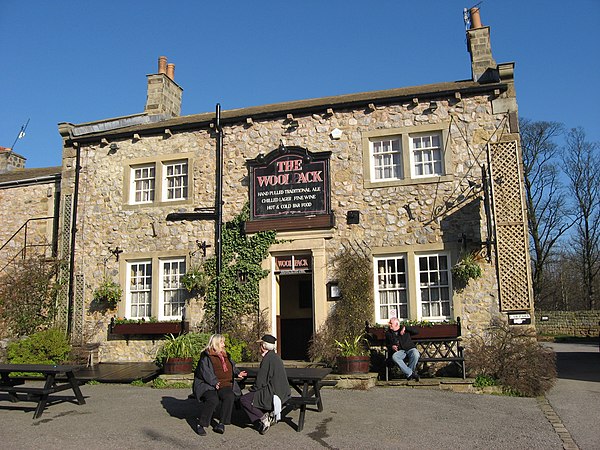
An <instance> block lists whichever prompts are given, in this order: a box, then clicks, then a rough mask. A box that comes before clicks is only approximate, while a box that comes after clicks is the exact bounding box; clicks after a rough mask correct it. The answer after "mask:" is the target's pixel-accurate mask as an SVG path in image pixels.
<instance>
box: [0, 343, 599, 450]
mask: <svg viewBox="0 0 600 450" xmlns="http://www.w3.org/2000/svg"><path fill="white" fill-rule="evenodd" d="M551 345H552V346H553V348H555V349H556V351H557V357H558V368H559V379H558V380H557V383H556V386H555V387H554V388H553V389H552V390H551V391H550V392H549V393H548V395H547V399H548V401H549V402H550V404H551V405H552V407H553V408H554V411H555V412H556V413H558V415H559V416H560V419H561V420H562V423H563V424H564V425H565V427H566V428H567V430H568V431H569V432H570V436H571V437H572V438H573V440H574V441H575V442H576V443H577V445H578V446H579V448H580V449H583V450H587V449H590V450H591V449H599V448H600V432H599V431H598V429H599V427H598V417H600V383H599V381H600V379H599V377H600V374H599V373H598V367H599V366H598V356H599V355H598V344H597V343H596V344H595V345H596V347H595V350H594V347H592V346H584V347H578V346H577V345H581V344H551ZM573 345H575V346H573ZM555 346H556V347H555ZM594 351H595V352H596V353H594ZM586 354H587V355H586ZM67 392H68V391H67ZM82 392H83V394H84V396H85V397H86V401H87V403H86V404H85V405H77V404H75V403H74V402H71V401H62V402H57V403H55V404H52V405H50V406H49V407H47V408H46V410H45V411H44V414H43V415H42V417H40V418H39V419H36V420H33V409H34V408H33V407H34V406H35V403H31V402H20V403H16V404H13V403H10V402H8V397H7V396H6V394H0V447H1V448H2V449H78V450H79V449H82V448H83V449H86V450H94V449H106V448H110V449H178V448H238V447H242V448H267V449H270V448H273V449H275V448H276V449H297V448H301V449H318V448H326V449H392V448H395V449H414V448H426V449H448V448H455V449H545V450H546V449H550V450H551V449H562V448H563V441H562V440H561V438H560V437H559V435H558V434H557V433H556V432H555V430H554V427H553V425H552V424H551V423H550V422H549V420H548V419H547V418H546V416H545V415H544V412H543V411H542V410H541V409H540V406H539V405H538V400H536V399H534V398H517V397H504V396H493V395H481V394H466V393H456V392H449V391H438V390H428V389H423V390H419V389H407V388H401V387H376V388H373V389H370V390H368V391H357V390H338V389H324V390H323V391H322V395H323V403H324V411H323V412H321V413H317V412H312V411H308V412H307V414H306V422H305V425H304V430H303V431H302V432H300V433H298V432H296V431H295V429H294V424H295V423H296V422H295V421H297V420H298V414H299V413H298V411H294V412H291V413H290V414H289V419H291V422H282V423H279V424H277V425H275V426H273V427H272V428H271V430H269V431H268V433H267V434H265V435H264V436H261V435H259V434H258V433H257V432H256V431H254V430H253V429H251V428H249V427H248V426H247V425H245V424H244V420H245V416H244V413H243V412H242V411H236V412H235V414H234V424H232V425H229V426H227V427H226V431H225V434H223V435H218V434H216V433H214V432H212V430H209V431H208V435H207V436H204V437H200V436H197V435H196V434H195V433H194V432H193V428H192V424H193V423H194V418H195V415H196V407H197V406H196V403H195V401H194V400H188V399H187V396H188V394H189V390H188V389H151V388H148V387H135V386H131V385H111V384H102V385H85V386H82ZM58 398H70V397H66V396H65V397H58ZM565 448H573V447H569V446H565Z"/></svg>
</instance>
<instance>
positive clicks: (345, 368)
mask: <svg viewBox="0 0 600 450" xmlns="http://www.w3.org/2000/svg"><path fill="white" fill-rule="evenodd" d="M370 360H371V358H370V357H368V356H338V357H337V368H338V372H339V373H341V374H350V373H369V362H370Z"/></svg>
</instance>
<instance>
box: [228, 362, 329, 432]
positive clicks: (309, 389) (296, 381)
mask: <svg viewBox="0 0 600 450" xmlns="http://www.w3.org/2000/svg"><path fill="white" fill-rule="evenodd" d="M238 368H239V369H240V370H245V371H246V372H247V373H248V376H247V378H246V379H247V380H252V379H255V378H256V374H257V373H258V367H239V366H238ZM285 371H286V374H287V378H288V382H289V384H290V386H291V387H292V388H293V389H294V391H296V393H298V394H299V395H292V397H290V398H289V399H288V401H287V402H285V403H284V404H283V405H282V411H281V415H282V416H285V415H286V414H287V413H289V412H290V411H293V410H296V409H300V417H299V418H298V427H297V429H296V431H302V429H303V428H304V417H305V415H306V411H307V408H306V407H307V406H316V410H317V411H318V412H322V411H323V399H322V398H321V387H322V386H334V385H335V383H336V382H335V381H333V382H332V381H329V380H324V378H325V377H326V376H327V375H329V374H330V373H331V368H328V367H286V369H285Z"/></svg>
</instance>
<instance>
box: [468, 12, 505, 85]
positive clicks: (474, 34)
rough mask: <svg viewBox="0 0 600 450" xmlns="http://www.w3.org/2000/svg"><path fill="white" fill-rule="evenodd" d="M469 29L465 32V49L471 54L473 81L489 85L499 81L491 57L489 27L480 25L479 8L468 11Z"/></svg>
mask: <svg viewBox="0 0 600 450" xmlns="http://www.w3.org/2000/svg"><path fill="white" fill-rule="evenodd" d="M469 15H470V18H471V27H470V29H469V30H467V49H468V50H469V53H470V54H471V73H472V77H473V81H479V82H480V83H491V82H495V81H499V77H498V70H497V64H496V61H495V60H494V57H493V56H492V44H491V40H490V27H484V26H483V25H482V24H481V16H480V14H479V8H476V7H475V8H471V9H470V10H469Z"/></svg>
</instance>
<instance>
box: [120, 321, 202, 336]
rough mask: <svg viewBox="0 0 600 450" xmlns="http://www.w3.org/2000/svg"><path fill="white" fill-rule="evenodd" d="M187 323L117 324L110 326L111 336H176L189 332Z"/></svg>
mask: <svg viewBox="0 0 600 450" xmlns="http://www.w3.org/2000/svg"><path fill="white" fill-rule="evenodd" d="M189 326H190V325H189V322H144V323H117V324H114V325H112V326H111V330H110V332H111V334H123V335H131V334H139V335H165V334H173V335H178V334H181V333H187V332H188V331H189Z"/></svg>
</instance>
